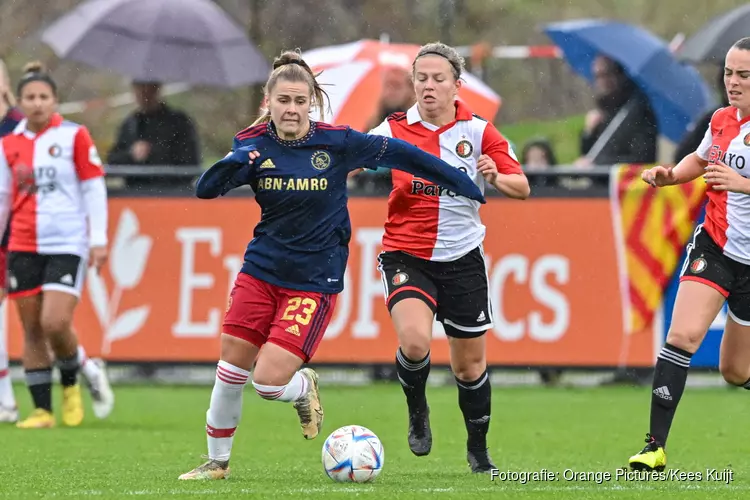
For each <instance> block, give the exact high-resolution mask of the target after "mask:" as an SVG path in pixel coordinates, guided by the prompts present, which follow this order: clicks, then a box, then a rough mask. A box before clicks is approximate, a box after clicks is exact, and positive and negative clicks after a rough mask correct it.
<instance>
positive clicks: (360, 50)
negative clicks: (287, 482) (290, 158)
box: [303, 40, 501, 131]
mask: <svg viewBox="0 0 750 500" xmlns="http://www.w3.org/2000/svg"><path fill="white" fill-rule="evenodd" d="M418 52H419V45H411V44H390V43H383V42H379V41H376V40H360V41H357V42H352V43H347V44H344V45H333V46H329V47H322V48H318V49H313V50H310V51H307V52H305V53H304V54H303V57H304V58H305V61H307V63H308V64H309V65H310V67H311V68H312V69H313V71H315V72H318V71H322V74H321V75H320V76H319V77H318V81H319V82H320V83H321V84H323V88H324V90H325V91H326V92H327V93H328V96H329V97H330V101H331V102H330V104H331V111H329V110H328V109H326V120H325V121H327V122H329V123H332V124H335V125H349V126H351V127H352V128H353V129H355V130H360V131H365V129H366V128H367V125H368V123H369V122H370V120H371V119H372V118H373V116H375V113H377V111H378V105H379V102H380V97H381V95H382V91H383V71H385V70H388V69H392V68H401V69H402V70H403V71H411V63H412V61H413V60H414V57H415V56H416V55H417V53H418ZM461 78H462V80H463V86H462V88H461V91H460V93H459V96H458V97H459V99H461V100H462V101H464V102H465V103H466V104H467V105H468V106H469V108H471V110H472V111H473V112H474V113H476V114H477V115H479V116H481V117H482V118H484V119H486V120H489V121H493V120H494V119H495V115H496V114H497V112H498V110H499V109H500V105H501V99H500V96H499V95H498V94H497V93H496V92H495V91H493V90H492V89H491V88H490V87H488V86H487V85H486V84H485V83H484V82H482V81H481V80H479V79H478V78H476V77H475V76H474V75H472V74H470V73H464V74H463V75H462V77H461Z"/></svg>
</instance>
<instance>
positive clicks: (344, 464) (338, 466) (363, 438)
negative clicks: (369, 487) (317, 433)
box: [323, 425, 385, 483]
mask: <svg viewBox="0 0 750 500" xmlns="http://www.w3.org/2000/svg"><path fill="white" fill-rule="evenodd" d="M384 460H385V451H384V450H383V443H381V442H380V439H378V436H376V435H375V433H374V432H372V431H371V430H370V429H368V428H366V427H362V426H361V425H346V426H344V427H341V428H339V429H336V430H335V431H333V432H332V433H331V434H330V435H329V436H328V438H327V439H326V441H325V443H323V469H324V470H325V471H326V474H327V475H328V477H330V478H331V479H333V480H334V481H336V482H338V483H367V482H369V481H372V480H373V479H375V478H376V477H378V475H380V471H382V470H383V461H384Z"/></svg>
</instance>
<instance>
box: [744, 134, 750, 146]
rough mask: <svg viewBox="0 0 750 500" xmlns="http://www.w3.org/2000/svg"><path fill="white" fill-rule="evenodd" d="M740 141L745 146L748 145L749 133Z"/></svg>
mask: <svg viewBox="0 0 750 500" xmlns="http://www.w3.org/2000/svg"><path fill="white" fill-rule="evenodd" d="M742 142H743V143H744V144H745V146H748V147H750V134H747V135H746V136H745V138H744V139H742Z"/></svg>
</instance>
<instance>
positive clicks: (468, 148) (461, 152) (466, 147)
mask: <svg viewBox="0 0 750 500" xmlns="http://www.w3.org/2000/svg"><path fill="white" fill-rule="evenodd" d="M473 152H474V146H472V145H471V143H470V142H469V141H467V140H466V139H464V140H462V141H459V143H458V144H456V154H457V155H458V156H460V157H461V158H468V157H469V156H471V153H473Z"/></svg>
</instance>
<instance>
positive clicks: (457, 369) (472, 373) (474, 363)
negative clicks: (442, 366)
mask: <svg viewBox="0 0 750 500" xmlns="http://www.w3.org/2000/svg"><path fill="white" fill-rule="evenodd" d="M451 364H452V365H453V366H452V369H453V375H455V376H456V378H457V379H459V380H463V381H464V382H471V381H473V380H476V379H478V378H479V377H480V376H482V374H483V373H484V372H485V371H486V370H487V363H486V362H485V360H484V356H471V357H468V358H465V359H460V360H456V361H454V362H452V363H451Z"/></svg>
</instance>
